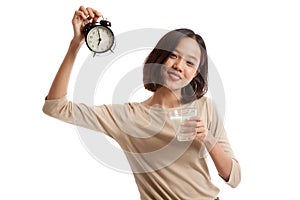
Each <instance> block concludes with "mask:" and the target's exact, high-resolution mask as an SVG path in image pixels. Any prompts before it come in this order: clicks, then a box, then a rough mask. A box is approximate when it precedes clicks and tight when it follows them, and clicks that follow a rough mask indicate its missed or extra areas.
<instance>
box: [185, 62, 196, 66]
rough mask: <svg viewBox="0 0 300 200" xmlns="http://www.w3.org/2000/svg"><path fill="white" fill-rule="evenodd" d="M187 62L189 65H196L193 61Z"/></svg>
mask: <svg viewBox="0 0 300 200" xmlns="http://www.w3.org/2000/svg"><path fill="white" fill-rule="evenodd" d="M186 63H187V64H188V65H189V66H193V67H194V66H195V64H194V63H193V62H191V61H186Z"/></svg>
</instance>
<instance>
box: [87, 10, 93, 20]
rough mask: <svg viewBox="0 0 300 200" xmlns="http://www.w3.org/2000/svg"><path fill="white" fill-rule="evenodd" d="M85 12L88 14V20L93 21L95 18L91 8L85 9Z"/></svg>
mask: <svg viewBox="0 0 300 200" xmlns="http://www.w3.org/2000/svg"><path fill="white" fill-rule="evenodd" d="M86 10H87V12H88V19H93V18H94V17H95V15H94V13H93V9H92V8H86Z"/></svg>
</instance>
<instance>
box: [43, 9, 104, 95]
mask: <svg viewBox="0 0 300 200" xmlns="http://www.w3.org/2000/svg"><path fill="white" fill-rule="evenodd" d="M100 17H101V13H100V12H98V11H97V10H95V9H93V8H89V7H88V8H85V7H83V6H80V8H79V9H78V10H76V11H75V13H74V16H73V19H72V25H73V31H74V36H73V39H72V40H71V42H70V45H69V48H68V51H67V53H66V55H65V58H64V60H63V62H62V64H61V66H60V68H59V70H58V72H57V74H56V76H55V78H54V80H53V83H52V85H51V88H50V90H49V93H48V96H47V99H48V100H51V99H58V98H61V97H63V96H65V95H66V94H67V90H68V85H69V80H70V75H71V72H72V68H73V65H74V62H75V59H76V56H77V53H78V51H79V49H80V47H81V46H82V44H83V42H84V34H83V32H82V29H83V27H84V25H85V24H87V23H89V22H93V23H95V22H96V21H97V20H98V19H99V18H100Z"/></svg>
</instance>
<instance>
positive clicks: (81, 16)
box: [74, 10, 86, 20]
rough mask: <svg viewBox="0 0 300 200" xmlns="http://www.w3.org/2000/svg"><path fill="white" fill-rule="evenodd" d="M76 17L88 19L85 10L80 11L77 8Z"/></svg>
mask: <svg viewBox="0 0 300 200" xmlns="http://www.w3.org/2000/svg"><path fill="white" fill-rule="evenodd" d="M74 19H82V20H85V19H86V16H85V14H84V12H82V11H79V10H76V11H75V14H74Z"/></svg>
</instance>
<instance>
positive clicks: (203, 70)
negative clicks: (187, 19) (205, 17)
mask: <svg viewBox="0 0 300 200" xmlns="http://www.w3.org/2000/svg"><path fill="white" fill-rule="evenodd" d="M184 37H190V38H193V39H195V40H196V41H197V43H198V44H199V47H200V50H201V56H200V64H199V66H198V69H197V71H198V73H197V75H196V76H195V77H194V78H193V79H192V81H191V82H190V83H189V84H188V85H187V86H185V87H184V88H182V89H181V96H182V99H181V102H182V103H189V102H192V101H194V100H196V99H199V98H201V97H202V96H203V95H204V94H205V93H206V92H207V90H208V85H207V76H208V58H207V52H206V46H205V43H204V41H203V39H202V37H201V36H200V35H198V34H196V33H194V32H193V31H192V30H190V29H176V30H173V31H170V32H168V33H167V34H165V35H164V36H163V37H162V38H161V39H160V40H159V41H158V43H157V45H156V46H155V47H154V49H153V50H152V51H151V52H150V54H149V55H148V57H147V58H146V60H145V63H144V68H143V82H144V87H145V88H146V89H147V90H150V91H152V92H155V91H156V90H157V89H158V88H160V87H162V85H163V80H162V73H161V72H162V67H163V65H164V63H165V62H166V60H167V58H168V57H169V56H170V54H171V53H172V51H173V50H174V49H175V48H176V46H177V45H178V43H179V41H180V40H181V39H182V38H184Z"/></svg>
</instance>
